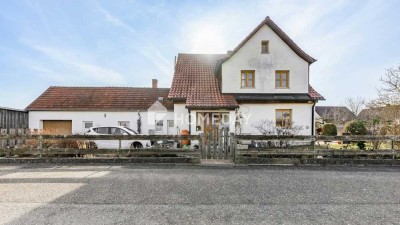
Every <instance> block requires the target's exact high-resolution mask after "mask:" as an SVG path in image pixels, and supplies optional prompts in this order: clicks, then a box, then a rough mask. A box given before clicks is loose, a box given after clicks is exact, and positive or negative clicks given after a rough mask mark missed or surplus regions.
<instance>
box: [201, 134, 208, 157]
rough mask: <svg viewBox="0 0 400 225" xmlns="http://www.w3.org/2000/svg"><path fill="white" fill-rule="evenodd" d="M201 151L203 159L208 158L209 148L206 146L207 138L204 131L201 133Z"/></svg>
mask: <svg viewBox="0 0 400 225" xmlns="http://www.w3.org/2000/svg"><path fill="white" fill-rule="evenodd" d="M200 151H201V155H200V157H201V158H202V159H206V158H207V148H206V140H205V137H204V133H201V134H200Z"/></svg>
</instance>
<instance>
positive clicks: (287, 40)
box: [224, 16, 317, 64]
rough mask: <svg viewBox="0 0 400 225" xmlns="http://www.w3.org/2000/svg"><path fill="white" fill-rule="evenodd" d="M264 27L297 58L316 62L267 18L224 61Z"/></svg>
mask: <svg viewBox="0 0 400 225" xmlns="http://www.w3.org/2000/svg"><path fill="white" fill-rule="evenodd" d="M264 25H267V26H268V27H269V28H271V30H273V31H274V32H275V33H276V34H277V35H278V36H279V37H280V38H281V39H282V41H284V42H285V43H286V44H287V45H288V46H289V47H290V48H291V49H292V50H293V51H294V52H295V53H296V54H297V55H298V56H300V58H302V59H304V60H305V61H306V62H308V63H309V64H311V63H314V62H316V61H317V60H316V59H314V58H313V57H311V56H310V55H308V54H307V53H305V52H304V51H303V50H301V48H300V47H299V46H297V45H296V43H294V41H293V40H292V39H290V37H289V36H288V35H287V34H286V33H285V32H283V30H282V29H281V28H279V27H278V25H276V23H274V21H272V20H271V19H270V18H269V16H267V17H266V18H265V20H263V21H262V22H261V23H260V24H259V25H258V26H257V27H256V28H255V29H254V30H253V31H252V32H251V33H250V34H249V35H247V37H246V38H245V39H244V40H243V41H242V42H240V44H239V45H238V46H237V47H236V48H235V49H233V51H232V52H231V53H230V54H229V55H228V57H227V58H226V59H228V58H230V57H232V56H233V55H234V54H235V53H236V52H237V51H239V49H240V48H241V47H242V46H243V45H244V44H246V42H247V41H248V40H250V38H251V37H253V36H254V34H256V33H257V31H258V30H260V29H261V27H263V26H264ZM226 59H224V60H226Z"/></svg>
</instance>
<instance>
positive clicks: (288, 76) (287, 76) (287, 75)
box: [274, 70, 290, 89]
mask: <svg viewBox="0 0 400 225" xmlns="http://www.w3.org/2000/svg"><path fill="white" fill-rule="evenodd" d="M278 74H279V86H276V82H277V80H278V79H277V75H278ZM282 74H286V86H282V81H283V80H284V79H282V77H283V76H282ZM274 81H275V88H276V89H289V88H290V85H289V81H290V71H289V70H275V80H274Z"/></svg>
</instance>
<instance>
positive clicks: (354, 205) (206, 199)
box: [0, 164, 400, 224]
mask: <svg viewBox="0 0 400 225" xmlns="http://www.w3.org/2000/svg"><path fill="white" fill-rule="evenodd" d="M0 224H400V167H293V166H264V167H251V166H247V167H246V166H241V167H237V166H236V167H234V166H230V165H228V166H224V167H219V166H207V167H205V166H166V165H164V166H163V165H155V166H147V165H115V166H110V165H87V166H83V165H70V166H56V165H48V164H47V165H0Z"/></svg>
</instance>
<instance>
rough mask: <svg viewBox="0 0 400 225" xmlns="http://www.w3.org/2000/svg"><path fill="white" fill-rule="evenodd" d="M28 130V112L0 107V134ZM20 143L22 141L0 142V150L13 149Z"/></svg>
mask: <svg viewBox="0 0 400 225" xmlns="http://www.w3.org/2000/svg"><path fill="white" fill-rule="evenodd" d="M27 128H28V112H27V111H25V110H20V109H11V108H6V107H0V131H1V134H12V132H15V133H18V130H17V129H27ZM19 143H22V140H18V141H17V140H0V148H4V147H6V146H11V147H14V146H15V145H17V144H19Z"/></svg>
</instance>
